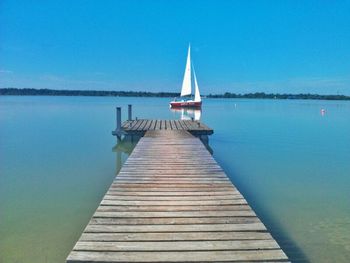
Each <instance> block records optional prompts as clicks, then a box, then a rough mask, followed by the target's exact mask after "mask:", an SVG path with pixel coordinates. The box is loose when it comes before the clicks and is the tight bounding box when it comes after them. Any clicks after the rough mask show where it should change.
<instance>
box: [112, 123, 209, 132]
mask: <svg viewBox="0 0 350 263" xmlns="http://www.w3.org/2000/svg"><path fill="white" fill-rule="evenodd" d="M122 130H123V132H125V133H126V134H131V135H134V134H135V135H144V133H145V132H147V131H149V130H185V131H188V132H190V133H191V134H193V135H211V134H212V133H213V130H212V129H210V128H209V127H208V126H206V125H205V124H204V123H202V122H200V121H195V120H193V121H192V120H146V119H138V120H131V121H125V122H124V123H123V124H122ZM117 133H118V132H114V133H113V135H116V134H117Z"/></svg>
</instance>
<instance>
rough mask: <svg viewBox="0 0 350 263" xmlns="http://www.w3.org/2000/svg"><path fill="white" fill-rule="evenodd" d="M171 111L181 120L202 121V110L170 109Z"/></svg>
mask: <svg viewBox="0 0 350 263" xmlns="http://www.w3.org/2000/svg"><path fill="white" fill-rule="evenodd" d="M170 111H171V112H173V113H174V115H175V116H176V117H178V118H179V119H180V120H192V119H194V120H196V121H200V120H201V116H202V109H191V108H179V109H176V108H170Z"/></svg>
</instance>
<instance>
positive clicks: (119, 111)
mask: <svg viewBox="0 0 350 263" xmlns="http://www.w3.org/2000/svg"><path fill="white" fill-rule="evenodd" d="M121 128H122V108H121V107H117V131H120V130H121Z"/></svg>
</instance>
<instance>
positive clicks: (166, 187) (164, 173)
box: [67, 122, 289, 263]
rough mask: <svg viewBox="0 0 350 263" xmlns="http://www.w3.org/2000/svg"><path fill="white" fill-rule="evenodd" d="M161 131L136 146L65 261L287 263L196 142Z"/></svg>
mask: <svg viewBox="0 0 350 263" xmlns="http://www.w3.org/2000/svg"><path fill="white" fill-rule="evenodd" d="M142 123H143V122H141V123H140V124H139V126H141V125H142ZM170 123H171V122H170ZM170 125H171V126H170V127H174V126H173V125H172V124H170ZM162 127H163V126H162V122H161V124H160V129H154V130H150V131H146V132H145V135H144V137H142V138H141V139H140V141H139V142H138V144H137V145H136V147H135V148H134V150H133V152H132V153H131V154H130V156H129V158H128V159H127V161H126V162H125V164H124V165H123V167H122V169H121V170H120V172H119V174H118V175H117V176H116V178H115V180H114V182H113V183H112V185H111V187H110V188H109V190H108V191H107V193H106V195H105V196H104V198H103V200H102V202H101V204H100V206H99V207H98V208H97V210H96V212H95V213H94V215H93V217H92V218H91V220H90V222H89V224H88V225H87V227H86V228H85V230H84V232H83V233H82V235H81V237H80V239H79V240H78V242H77V243H76V245H75V246H74V248H73V250H72V251H71V253H70V254H69V256H68V258H67V262H68V263H77V262H104V263H107V262H288V261H289V260H288V258H287V256H286V255H285V253H284V252H283V251H282V249H281V248H280V247H279V245H278V244H277V242H276V241H275V240H274V238H273V237H272V236H271V234H270V233H269V232H268V231H267V229H266V227H265V226H264V224H263V223H262V222H261V221H260V220H259V218H258V217H257V216H256V214H255V213H254V211H253V210H252V209H251V207H250V206H249V205H248V203H247V201H246V200H245V199H244V197H243V196H242V195H241V194H240V192H239V191H238V190H237V189H236V187H235V186H234V185H233V184H232V183H231V181H230V180H229V179H228V177H227V176H226V174H225V172H224V171H223V170H222V168H221V167H220V166H219V165H218V164H217V162H216V161H215V160H214V158H213V157H212V156H211V154H210V153H209V152H208V151H207V149H206V148H205V146H204V145H203V143H202V142H201V140H200V139H199V138H197V137H194V136H193V135H191V134H190V133H189V132H188V131H186V130H184V129H180V130H178V129H176V130H174V129H162ZM164 127H169V126H168V124H167V123H165V124H164ZM175 127H177V125H175Z"/></svg>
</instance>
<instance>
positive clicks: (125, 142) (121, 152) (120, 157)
mask: <svg viewBox="0 0 350 263" xmlns="http://www.w3.org/2000/svg"><path fill="white" fill-rule="evenodd" d="M140 138H141V137H139V136H135V135H125V136H124V137H123V138H122V139H121V140H119V139H118V140H117V144H116V145H115V146H114V147H113V148H112V151H113V152H115V153H116V174H118V173H119V171H120V169H121V168H122V166H123V164H124V162H125V161H126V159H127V158H128V157H129V155H130V154H131V152H132V150H133V149H134V148H135V146H136V144H137V143H138V141H139V140H140Z"/></svg>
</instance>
